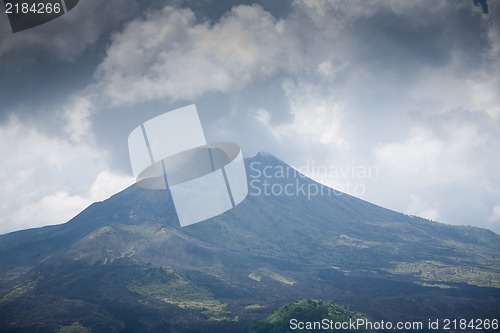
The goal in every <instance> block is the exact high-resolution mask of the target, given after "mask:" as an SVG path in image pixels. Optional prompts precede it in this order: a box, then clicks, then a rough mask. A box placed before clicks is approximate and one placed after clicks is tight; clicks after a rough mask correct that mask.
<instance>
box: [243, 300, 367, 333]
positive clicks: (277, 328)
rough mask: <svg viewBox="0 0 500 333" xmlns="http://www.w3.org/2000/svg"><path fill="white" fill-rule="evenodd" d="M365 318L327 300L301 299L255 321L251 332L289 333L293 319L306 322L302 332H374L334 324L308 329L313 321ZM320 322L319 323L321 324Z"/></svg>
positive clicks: (340, 320) (343, 321)
mask: <svg viewBox="0 0 500 333" xmlns="http://www.w3.org/2000/svg"><path fill="white" fill-rule="evenodd" d="M359 318H363V317H362V316H361V315H359V314H357V313H355V312H352V311H349V310H348V309H346V308H345V307H343V306H339V305H336V304H333V303H331V302H327V301H321V300H310V299H308V300H300V301H297V302H294V303H290V304H287V305H285V306H282V307H280V308H278V309H277V310H275V311H274V312H273V313H271V314H270V315H269V316H267V317H266V318H265V319H262V320H259V321H257V322H255V323H254V324H253V325H252V327H251V328H250V330H249V333H288V332H294V331H295V330H293V327H291V326H293V325H295V324H291V320H293V319H296V320H297V321H296V322H294V323H297V322H302V323H304V325H305V326H304V327H305V329H304V330H302V329H301V332H372V331H367V330H363V329H359V330H342V329H341V330H337V329H335V327H334V325H333V327H332V328H331V329H324V328H321V327H320V328H318V329H314V328H311V329H308V327H307V325H308V324H307V323H309V325H314V324H313V323H321V322H322V321H323V320H324V319H326V321H328V322H330V320H331V323H346V322H349V320H351V321H355V320H356V319H359ZM319 325H320V324H318V326H319Z"/></svg>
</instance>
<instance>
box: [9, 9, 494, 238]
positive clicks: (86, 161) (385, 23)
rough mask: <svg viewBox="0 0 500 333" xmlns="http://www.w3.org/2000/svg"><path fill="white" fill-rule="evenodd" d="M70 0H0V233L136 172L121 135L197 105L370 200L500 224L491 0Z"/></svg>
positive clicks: (105, 192)
mask: <svg viewBox="0 0 500 333" xmlns="http://www.w3.org/2000/svg"><path fill="white" fill-rule="evenodd" d="M488 4H489V14H485V13H483V11H482V10H481V8H480V7H475V6H474V4H473V1H468V0H463V1H452V0H450V1H444V0H443V1H435V0H422V1H397V0H386V1H382V0H380V1H379V0H366V1H355V0H354V1H346V0H325V1H321V0H317V1H316V0H314V1H313V0H295V1H284V0H281V1H257V2H250V1H237V0H231V1H223V2H221V1H216V0H203V1H194V0H193V1H182V0H176V1H159V0H148V1H144V0H142V1H139V0H114V1H106V0H92V1H90V0H81V1H80V3H79V4H78V5H77V6H76V7H75V8H74V9H73V10H71V11H70V12H68V13H67V14H65V15H63V16H61V17H59V18H57V19H55V20H53V21H50V22H48V23H46V24H43V25H40V26H38V27H35V28H33V29H29V30H25V31H22V32H17V33H12V32H11V30H10V27H9V23H8V19H7V16H6V15H4V14H3V13H0V14H1V15H0V101H1V102H0V103H1V104H0V156H2V157H1V159H2V166H1V168H0V183H1V184H2V185H3V186H2V188H1V189H0V216H2V218H1V219H0V233H6V232H11V231H15V230H21V229H27V228H32V227H39V226H44V225H51V224H58V223H63V222H66V221H68V220H69V219H70V218H72V217H73V216H75V215H76V214H78V213H79V212H80V211H81V210H83V209H84V208H86V207H87V206H88V205H90V204H91V203H92V202H95V201H102V200H104V199H106V198H108V197H109V196H111V195H112V194H114V193H116V192H118V191H120V190H122V189H124V188H126V187H128V186H130V185H131V184H133V182H134V180H133V178H132V171H131V167H130V161H129V156H128V146H127V138H128V135H129V133H130V132H131V131H132V130H133V129H134V128H135V127H136V126H138V125H139V124H140V123H142V122H144V121H146V120H148V119H150V118H152V117H154V116H156V115H159V114H162V113H164V112H167V111H169V110H173V109H175V108H178V107H182V106H185V105H189V104H196V106H197V108H198V112H199V115H200V118H201V121H202V123H203V126H204V130H205V135H206V137H207V139H208V141H231V142H235V143H238V144H239V145H240V146H241V149H242V151H243V154H244V156H246V157H250V156H253V155H255V154H256V153H257V152H259V151H266V152H268V153H271V154H273V155H275V156H276V157H278V158H280V159H281V160H283V161H284V162H286V163H288V164H290V165H292V166H294V167H295V168H297V169H299V170H300V171H303V172H304V173H306V174H308V175H309V176H311V177H312V178H314V179H316V180H318V181H320V182H322V183H324V184H327V185H330V186H333V187H334V188H336V189H338V190H341V191H343V192H346V193H349V194H352V195H355V196H357V197H360V198H362V199H364V200H367V201H370V202H372V203H375V204H377V205H380V206H383V207H386V208H390V209H393V210H396V211H399V212H403V213H406V214H410V215H418V216H422V217H425V218H428V219H431V220H435V221H439V222H443V223H449V224H456V225H472V226H478V227H484V228H489V229H490V230H493V231H495V232H496V233H500V173H499V172H498V170H500V94H499V92H500V73H499V65H500V22H499V21H500V15H499V13H500V1H489V2H488Z"/></svg>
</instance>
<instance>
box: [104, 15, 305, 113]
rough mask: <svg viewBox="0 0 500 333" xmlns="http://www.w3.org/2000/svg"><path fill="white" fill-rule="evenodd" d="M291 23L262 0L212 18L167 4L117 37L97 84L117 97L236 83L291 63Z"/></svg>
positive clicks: (181, 96)
mask: <svg viewBox="0 0 500 333" xmlns="http://www.w3.org/2000/svg"><path fill="white" fill-rule="evenodd" d="M286 30H287V27H286V24H285V23H284V22H283V21H278V20H276V19H275V18H274V17H273V16H272V15H271V14H269V13H268V12H266V11H264V10H263V9H262V8H261V7H259V6H237V7H234V8H233V9H232V10H231V11H230V12H229V13H227V14H226V15H224V16H223V17H222V18H221V20H220V21H219V22H217V23H215V24H214V25H211V24H209V23H206V22H205V23H198V22H197V20H196V17H195V15H194V13H193V12H192V11H191V10H190V9H176V8H173V7H169V6H167V7H165V8H163V9H162V10H161V11H155V12H149V13H148V14H147V15H146V16H145V17H141V18H138V19H135V20H133V21H131V22H130V23H129V24H127V26H126V27H125V28H124V29H123V31H122V32H120V33H116V34H115V35H114V36H113V37H112V44H111V46H110V47H109V49H108V50H107V55H106V59H104V61H103V62H102V64H101V65H100V66H99V68H98V71H97V77H98V79H99V81H100V83H99V87H100V89H102V92H103V93H104V94H105V95H106V96H107V97H109V98H110V99H111V102H112V103H113V104H115V105H116V104H118V105H119V104H122V103H137V102H141V101H148V100H154V99H165V98H168V99H171V100H189V99H193V98H196V97H199V96H201V95H203V94H205V93H208V92H227V91H230V90H233V89H238V88H241V87H244V86H245V85H247V84H248V83H249V82H251V81H253V80H255V79H257V78H258V79H259V80H262V79H265V78H266V77H269V76H271V75H273V74H276V73H277V72H278V71H279V70H280V69H281V68H290V67H291V66H293V65H294V62H295V61H296V60H295V59H294V55H295V54H296V52H293V51H292V52H290V51H291V49H293V48H294V45H293V41H291V40H289V38H288V36H289V35H288V34H287V33H286Z"/></svg>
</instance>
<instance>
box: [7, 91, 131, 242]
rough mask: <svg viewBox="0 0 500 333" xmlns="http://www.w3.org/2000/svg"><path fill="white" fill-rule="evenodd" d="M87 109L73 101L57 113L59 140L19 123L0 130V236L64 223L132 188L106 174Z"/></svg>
mask: <svg viewBox="0 0 500 333" xmlns="http://www.w3.org/2000/svg"><path fill="white" fill-rule="evenodd" d="M88 106H89V103H88V102H87V101H85V100H84V99H76V100H75V99H72V100H70V101H69V102H68V104H67V105H66V106H65V107H63V108H62V110H61V111H60V112H59V116H58V117H57V118H59V119H62V120H63V126H62V127H63V133H65V135H63V136H59V135H56V134H54V133H48V132H46V131H44V130H42V129H41V128H37V127H36V125H34V124H29V123H23V122H21V120H20V119H19V118H18V117H11V118H10V120H9V121H8V122H6V123H5V124H3V125H1V126H0V142H2V144H1V145H0V155H2V156H5V159H4V163H3V165H2V169H1V171H0V182H1V183H2V191H1V192H0V202H2V204H1V205H0V214H1V215H2V216H3V219H2V224H1V225H0V233H3V232H7V231H13V230H18V229H24V228H29V227H37V226H42V225H47V224H57V223H62V222H66V221H67V220H68V219H69V218H71V217H73V216H74V215H76V214H77V213H78V212H80V211H81V210H82V209H84V208H85V207H86V206H88V205H89V204H90V203H92V202H93V201H98V200H103V199H105V198H106V197H109V196H110V195H111V194H114V193H115V192H116V191H117V190H120V189H123V188H124V187H125V186H126V185H127V184H131V183H132V182H131V179H130V177H125V176H120V175H116V174H114V173H111V172H110V171H108V170H106V168H107V166H106V154H105V152H104V151H102V150H101V149H98V148H97V147H95V146H94V141H93V137H92V133H91V131H90V130H91V127H90V124H89V122H88V116H89V113H88ZM83 138H85V140H83ZM103 170H104V171H103Z"/></svg>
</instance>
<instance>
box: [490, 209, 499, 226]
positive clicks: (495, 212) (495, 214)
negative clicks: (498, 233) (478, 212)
mask: <svg viewBox="0 0 500 333" xmlns="http://www.w3.org/2000/svg"><path fill="white" fill-rule="evenodd" d="M488 220H489V221H490V222H500V206H495V207H493V212H492V213H491V216H490V218H489V219H488Z"/></svg>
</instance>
